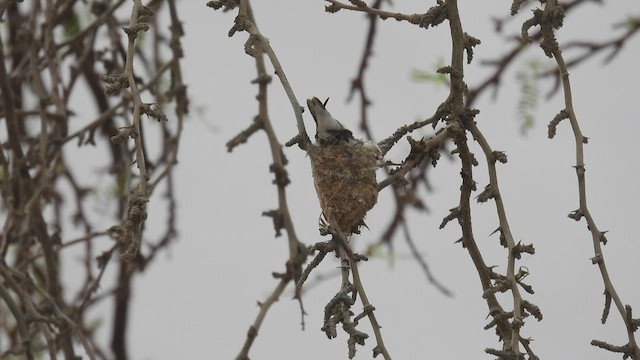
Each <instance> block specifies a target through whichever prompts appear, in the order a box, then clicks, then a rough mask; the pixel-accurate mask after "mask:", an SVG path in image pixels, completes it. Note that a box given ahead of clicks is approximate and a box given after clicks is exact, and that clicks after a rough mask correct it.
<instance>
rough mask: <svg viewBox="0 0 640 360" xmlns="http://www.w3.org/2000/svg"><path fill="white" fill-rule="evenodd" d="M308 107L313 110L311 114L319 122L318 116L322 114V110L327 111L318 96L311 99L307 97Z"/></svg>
mask: <svg viewBox="0 0 640 360" xmlns="http://www.w3.org/2000/svg"><path fill="white" fill-rule="evenodd" d="M307 107H308V108H309V111H310V112H311V116H313V120H314V121H315V122H316V124H317V123H318V117H319V116H320V115H321V114H322V112H323V111H324V112H326V111H327V110H326V109H325V108H324V105H322V102H320V100H318V98H317V97H315V96H314V97H312V98H311V99H307Z"/></svg>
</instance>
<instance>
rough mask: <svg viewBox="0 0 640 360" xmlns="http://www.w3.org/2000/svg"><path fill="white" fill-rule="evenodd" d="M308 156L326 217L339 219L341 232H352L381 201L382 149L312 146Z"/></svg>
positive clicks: (360, 146)
mask: <svg viewBox="0 0 640 360" xmlns="http://www.w3.org/2000/svg"><path fill="white" fill-rule="evenodd" d="M308 153H309V157H310V158H311V171H312V172H313V179H314V183H315V186H316V193H317V194H318V199H319V200H320V207H321V208H322V212H323V214H324V216H325V218H326V219H327V220H328V219H330V218H331V217H332V216H333V217H335V219H336V222H337V224H338V226H339V227H340V230H342V231H344V232H347V233H351V232H352V231H353V230H354V229H355V228H356V227H357V226H358V225H360V224H361V222H362V219H364V216H365V214H366V213H367V211H369V210H370V209H371V208H372V207H373V205H375V203H376V201H377V199H378V188H377V183H376V169H377V161H378V156H379V150H378V149H376V148H375V147H370V146H366V145H362V144H342V145H329V146H323V147H320V146H316V145H312V146H311V147H310V148H309V150H308Z"/></svg>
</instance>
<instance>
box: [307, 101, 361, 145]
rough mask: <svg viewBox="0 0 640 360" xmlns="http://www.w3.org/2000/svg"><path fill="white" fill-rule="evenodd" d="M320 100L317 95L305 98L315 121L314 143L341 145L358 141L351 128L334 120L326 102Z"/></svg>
mask: <svg viewBox="0 0 640 360" xmlns="http://www.w3.org/2000/svg"><path fill="white" fill-rule="evenodd" d="M328 101H329V98H327V100H325V102H324V103H323V102H321V101H320V100H319V99H318V98H317V97H312V98H311V99H308V100H307V107H308V108H309V111H311V116H313V120H314V121H315V122H316V144H318V145H320V146H327V145H343V144H350V143H356V142H358V141H357V140H356V139H355V138H354V137H353V133H352V132H351V130H349V129H347V128H346V127H344V125H342V124H341V123H340V122H339V121H338V120H336V119H335V118H334V117H333V116H331V114H330V113H329V111H327V109H326V107H325V106H326V105H327V102H328Z"/></svg>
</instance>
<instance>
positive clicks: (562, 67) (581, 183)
mask: <svg viewBox="0 0 640 360" xmlns="http://www.w3.org/2000/svg"><path fill="white" fill-rule="evenodd" d="M539 15H540V16H539V17H538V18H537V21H538V23H539V24H540V26H541V29H542V30H541V31H542V32H543V34H544V36H545V37H546V39H545V41H543V43H542V45H545V44H547V46H546V47H543V49H544V50H545V53H546V54H547V55H548V56H550V57H553V58H554V59H555V61H556V64H557V67H558V71H559V72H560V77H561V79H562V89H563V92H564V103H565V108H564V111H565V113H566V114H567V116H568V119H569V122H570V123H571V129H572V130H573V135H574V140H575V152H576V163H575V166H574V168H575V170H576V175H577V180H578V196H579V202H580V207H579V209H578V210H577V211H575V212H574V213H572V214H571V215H570V216H569V217H571V218H573V219H574V220H576V221H578V220H580V219H581V218H582V217H584V218H585V220H586V222H587V225H588V226H587V228H588V229H589V232H590V233H591V240H592V244H593V251H594V257H593V260H592V261H593V263H594V264H597V265H598V269H599V270H600V274H601V276H602V281H603V283H604V287H605V292H606V293H607V294H608V296H610V297H611V299H612V300H613V302H614V304H615V305H616V308H617V310H618V312H619V314H620V316H621V317H622V320H623V321H624V324H625V326H626V330H627V336H628V344H627V345H626V346H628V347H629V351H628V352H627V353H626V355H627V356H630V357H631V358H632V359H636V360H638V359H640V348H639V347H638V344H637V342H636V339H635V334H634V333H635V330H636V329H635V327H634V326H633V325H632V324H631V322H632V319H630V316H628V309H626V307H625V305H624V303H623V302H622V300H621V299H620V296H619V295H618V292H617V291H616V289H615V287H614V285H613V282H612V281H611V278H610V276H609V271H608V270H607V265H606V262H605V258H604V253H603V251H602V245H601V242H603V237H604V233H603V232H601V231H600V230H599V229H598V226H597V224H596V222H595V220H594V218H593V216H592V215H591V212H590V211H589V208H588V206H587V190H586V177H585V173H586V167H585V161H584V144H585V143H586V142H587V141H586V137H585V136H584V135H583V134H582V130H581V129H580V123H579V122H578V118H577V116H576V113H575V110H574V108H573V94H572V91H571V82H570V80H569V72H568V69H567V64H566V63H565V60H564V57H563V55H562V51H561V50H560V47H559V46H558V44H557V41H556V39H555V34H554V28H555V29H558V28H559V27H560V26H559V25H558V24H562V18H563V17H564V14H563V12H562V8H561V6H560V5H559V4H557V2H556V0H549V1H547V3H546V5H545V8H544V12H541V13H539ZM523 31H524V30H523ZM542 45H541V46H542ZM629 310H630V309H629ZM594 345H596V346H597V344H594ZM600 347H603V348H606V347H604V346H600ZM608 350H610V351H614V350H612V349H611V348H609V349H608Z"/></svg>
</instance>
